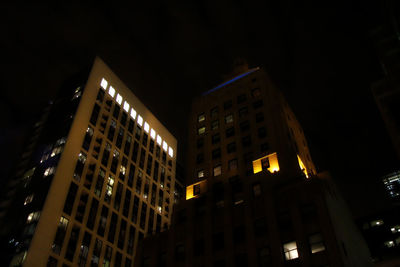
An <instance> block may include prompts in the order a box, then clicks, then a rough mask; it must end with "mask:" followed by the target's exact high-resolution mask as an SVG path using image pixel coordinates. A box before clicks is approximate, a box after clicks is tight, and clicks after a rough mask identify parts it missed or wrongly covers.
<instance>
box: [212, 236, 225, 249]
mask: <svg viewBox="0 0 400 267" xmlns="http://www.w3.org/2000/svg"><path fill="white" fill-rule="evenodd" d="M224 246H225V241H224V232H220V233H216V234H214V235H213V249H214V250H216V251H218V250H221V249H223V248H224Z"/></svg>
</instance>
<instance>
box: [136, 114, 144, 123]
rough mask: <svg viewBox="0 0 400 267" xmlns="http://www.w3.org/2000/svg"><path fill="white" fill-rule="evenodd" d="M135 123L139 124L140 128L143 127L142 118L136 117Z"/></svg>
mask: <svg viewBox="0 0 400 267" xmlns="http://www.w3.org/2000/svg"><path fill="white" fill-rule="evenodd" d="M137 122H138V124H139V125H140V126H142V125H143V118H142V116H140V115H138V118H137Z"/></svg>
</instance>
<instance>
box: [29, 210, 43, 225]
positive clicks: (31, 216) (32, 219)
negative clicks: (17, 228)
mask: <svg viewBox="0 0 400 267" xmlns="http://www.w3.org/2000/svg"><path fill="white" fill-rule="evenodd" d="M39 217H40V211H35V212H32V213H30V214H29V215H28V217H27V218H26V223H31V222H36V221H38V220H39Z"/></svg>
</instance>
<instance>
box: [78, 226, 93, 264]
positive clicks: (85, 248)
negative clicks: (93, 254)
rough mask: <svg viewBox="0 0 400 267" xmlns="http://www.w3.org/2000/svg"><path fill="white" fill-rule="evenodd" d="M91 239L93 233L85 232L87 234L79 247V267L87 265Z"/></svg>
mask: <svg viewBox="0 0 400 267" xmlns="http://www.w3.org/2000/svg"><path fill="white" fill-rule="evenodd" d="M91 239H92V235H91V234H89V233H88V232H85V234H84V235H83V240H82V245H81V246H80V248H79V257H78V265H79V267H85V265H86V260H87V256H88V253H89V247H90V241H91Z"/></svg>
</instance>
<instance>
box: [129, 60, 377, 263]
mask: <svg viewBox="0 0 400 267" xmlns="http://www.w3.org/2000/svg"><path fill="white" fill-rule="evenodd" d="M189 133H190V134H189V142H188V147H189V149H188V154H187V155H186V158H187V166H186V167H187V175H186V181H187V187H186V201H183V202H181V203H180V204H178V205H177V206H176V207H174V214H173V223H172V226H171V227H170V229H169V230H168V231H166V232H163V233H161V234H160V235H157V236H152V237H149V238H146V239H145V240H143V242H142V245H141V246H139V250H138V257H136V263H137V265H138V266H219V267H220V266H298V265H301V266H370V265H371V263H370V258H369V253H368V248H367V246H366V245H365V243H364V241H363V240H362V238H361V235H360V234H359V232H358V230H357V228H356V226H355V224H354V223H353V221H352V219H351V215H350V214H349V212H348V210H347V208H346V205H345V203H344V201H343V200H342V199H341V197H340V195H339V193H338V192H337V190H336V189H335V186H334V184H333V183H332V181H331V179H330V177H329V174H327V173H319V174H317V172H316V169H315V167H314V164H313V161H312V159H311V156H310V153H309V149H308V146H307V142H306V139H305V137H304V133H303V130H302V128H301V127H300V124H299V122H298V121H297V120H296V118H295V116H294V114H293V112H292V111H291V109H290V108H289V106H288V104H287V102H286V101H285V99H284V98H283V96H282V94H281V93H280V92H279V91H278V90H277V89H276V88H275V87H274V85H273V84H272V82H271V81H270V79H269V78H268V76H267V75H266V73H264V71H263V70H261V69H259V68H253V69H248V68H246V66H241V67H240V68H237V70H236V71H235V73H234V76H233V77H232V78H230V79H229V80H227V81H226V82H224V83H222V84H220V85H218V86H217V87H215V88H213V89H212V90H210V91H208V92H206V93H204V95H203V96H201V97H199V98H198V99H196V100H195V101H194V103H193V108H192V113H191V119H190V124H189Z"/></svg>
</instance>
